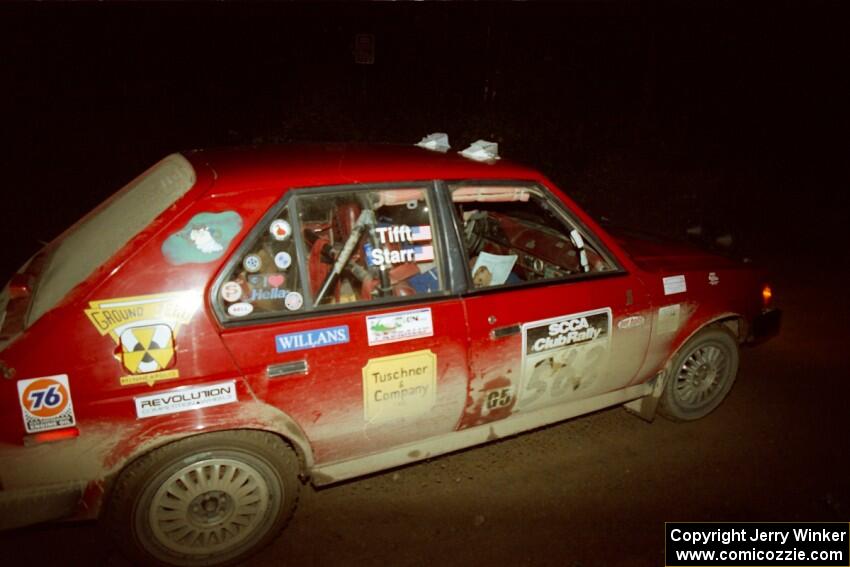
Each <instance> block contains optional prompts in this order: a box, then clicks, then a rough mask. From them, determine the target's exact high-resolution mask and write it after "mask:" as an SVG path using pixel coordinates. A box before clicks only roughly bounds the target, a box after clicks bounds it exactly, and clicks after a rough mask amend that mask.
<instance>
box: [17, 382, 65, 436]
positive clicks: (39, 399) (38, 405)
mask: <svg viewBox="0 0 850 567" xmlns="http://www.w3.org/2000/svg"><path fill="white" fill-rule="evenodd" d="M18 399H19V401H20V404H21V413H22V414H23V417H24V427H25V428H26V431H27V433H38V432H40V431H49V430H51V429H62V428H64V427H71V426H73V425H74V424H75V423H76V420H75V419H74V404H73V403H72V402H71V387H70V386H69V385H68V375H67V374H58V375H56V376H45V377H43V378H32V379H30V380H21V381H19V382H18Z"/></svg>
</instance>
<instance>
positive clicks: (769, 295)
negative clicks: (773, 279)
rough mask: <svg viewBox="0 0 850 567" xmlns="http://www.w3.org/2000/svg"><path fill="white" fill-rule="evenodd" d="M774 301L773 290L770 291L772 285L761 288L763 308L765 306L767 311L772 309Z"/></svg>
mask: <svg viewBox="0 0 850 567" xmlns="http://www.w3.org/2000/svg"><path fill="white" fill-rule="evenodd" d="M772 299H773V290H772V289H770V285H768V284H764V286H763V287H762V288H761V301H762V306H764V308H765V309H767V308H768V307H770V304H771V300H772Z"/></svg>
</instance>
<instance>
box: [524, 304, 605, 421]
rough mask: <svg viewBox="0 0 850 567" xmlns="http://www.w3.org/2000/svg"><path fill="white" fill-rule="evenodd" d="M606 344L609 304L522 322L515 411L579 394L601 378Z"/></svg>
mask: <svg viewBox="0 0 850 567" xmlns="http://www.w3.org/2000/svg"><path fill="white" fill-rule="evenodd" d="M610 342H611V309H609V308H605V309H597V310H594V311H586V312H584V313H575V314H573V315H563V316H561V317H555V318H553V319H546V320H544V321H534V322H532V323H526V324H525V325H523V326H522V353H523V355H522V388H521V390H520V399H519V404H518V407H519V409H528V408H535V407H539V406H544V405H548V404H550V403H557V402H560V401H563V400H567V399H569V398H571V397H581V395H582V394H583V393H584V391H585V390H588V389H590V388H592V387H593V386H594V385H595V384H596V383H598V381H599V380H600V379H603V378H604V376H605V373H606V370H607V367H608V355H609V350H610Z"/></svg>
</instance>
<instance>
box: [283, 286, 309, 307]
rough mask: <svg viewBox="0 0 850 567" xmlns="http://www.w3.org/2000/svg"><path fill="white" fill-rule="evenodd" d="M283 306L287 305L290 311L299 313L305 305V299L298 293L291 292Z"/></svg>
mask: <svg viewBox="0 0 850 567" xmlns="http://www.w3.org/2000/svg"><path fill="white" fill-rule="evenodd" d="M283 304H284V305H286V308H287V309H289V310H290V311H298V310H299V309H301V306H302V305H304V297H303V296H302V295H301V294H300V293H298V292H297V291H290V292H289V293H287V294H286V297H285V298H284V300H283Z"/></svg>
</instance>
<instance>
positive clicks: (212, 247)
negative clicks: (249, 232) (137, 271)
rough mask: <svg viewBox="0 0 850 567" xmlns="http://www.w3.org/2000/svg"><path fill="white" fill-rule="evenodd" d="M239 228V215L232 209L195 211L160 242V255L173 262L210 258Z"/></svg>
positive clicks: (240, 219)
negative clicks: (206, 211)
mask: <svg viewBox="0 0 850 567" xmlns="http://www.w3.org/2000/svg"><path fill="white" fill-rule="evenodd" d="M241 230H242V217H240V216H239V214H238V213H236V212H234V211H225V212H223V213H198V214H197V215H195V216H194V217H192V219H191V220H190V221H189V222H188V223H187V224H186V226H184V227H183V228H181V229H180V230H179V231H177V232H175V233H174V234H172V235H171V236H169V237H168V238H167V239H166V240H165V242H163V243H162V255H163V256H165V259H166V260H167V261H168V263H169V264H174V265H176V266H179V265H181V264H203V263H205V262H212V261H213V260H217V259H218V258H220V257H221V255H222V254H224V251H225V250H226V249H227V247H228V246H229V245H230V242H231V241H232V240H233V238H234V237H235V236H236V235H237V234H239V231H241Z"/></svg>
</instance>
